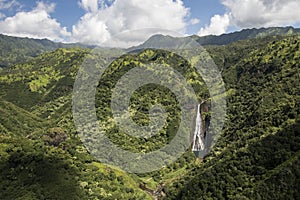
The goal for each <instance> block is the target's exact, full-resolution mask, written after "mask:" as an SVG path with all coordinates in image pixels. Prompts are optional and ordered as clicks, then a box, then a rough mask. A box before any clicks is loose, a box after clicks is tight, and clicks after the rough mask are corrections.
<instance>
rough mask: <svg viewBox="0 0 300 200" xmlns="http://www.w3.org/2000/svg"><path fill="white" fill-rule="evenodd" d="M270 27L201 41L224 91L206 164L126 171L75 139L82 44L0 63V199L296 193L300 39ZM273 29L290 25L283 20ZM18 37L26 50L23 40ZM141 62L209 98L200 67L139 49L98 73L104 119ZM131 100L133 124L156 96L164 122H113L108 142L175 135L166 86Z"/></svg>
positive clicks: (151, 145)
mask: <svg viewBox="0 0 300 200" xmlns="http://www.w3.org/2000/svg"><path fill="white" fill-rule="evenodd" d="M276 30H277V29H269V30H263V31H260V30H248V31H243V32H241V33H239V34H235V35H234V36H238V37H237V38H238V39H244V38H245V37H246V36H247V37H246V38H248V36H249V35H250V36H251V37H250V36H249V37H250V38H253V37H260V36H265V35H264V34H266V35H271V37H263V38H258V39H250V40H245V41H239V42H235V43H232V44H229V45H226V46H207V47H206V48H207V50H208V52H209V53H210V54H211V56H212V58H213V59H214V60H215V62H216V64H217V65H218V67H219V69H220V71H221V72H222V75H223V78H224V81H225V83H226V89H227V94H228V97H227V100H228V111H227V120H226V123H225V127H224V129H223V133H222V137H221V138H220V139H219V141H218V142H217V144H216V146H215V147H214V149H213V151H212V152H211V153H210V154H209V155H208V156H207V157H205V159H204V160H203V162H195V158H194V155H193V154H192V153H191V152H190V151H188V152H186V153H185V154H184V155H182V157H180V158H179V159H178V160H177V161H176V162H175V163H173V164H172V165H170V166H166V167H164V168H163V169H161V170H159V171H155V172H151V173H147V174H138V175H134V174H126V173H125V172H122V171H120V170H119V169H116V168H114V167H112V166H105V165H103V164H101V163H98V162H97V161H96V160H94V158H93V157H92V156H91V155H90V154H89V152H87V150H86V148H85V147H84V145H83V144H82V143H81V141H80V139H79V138H78V135H77V133H76V130H75V127H74V124H73V118H72V112H71V106H72V105H71V102H72V101H71V95H72V88H73V83H74V79H75V76H76V73H77V70H78V68H79V67H80V65H81V63H82V61H83V60H84V59H85V57H86V56H87V54H88V53H89V50H84V49H80V48H71V49H58V50H55V51H52V52H49V53H46V54H42V55H39V56H37V57H35V56H36V55H37V54H35V55H31V56H30V57H35V58H34V59H31V60H29V61H26V62H23V63H19V64H16V65H14V66H12V67H10V68H5V69H3V70H1V71H0V122H1V123H0V175H1V176H0V199H150V196H149V194H148V193H149V191H150V192H151V191H152V192H153V191H156V190H157V191H158V192H157V193H160V192H159V191H160V190H161V189H162V190H163V192H164V193H165V195H166V196H165V199H299V198H300V195H299V189H298V186H299V184H300V183H299V180H300V177H299V176H300V174H299V173H300V172H299V162H300V159H299V156H300V154H299V152H300V105H299V103H300V96H299V95H300V87H299V86H300V82H299V81H300V70H299V68H300V67H299V63H300V62H299V61H300V38H299V37H298V36H289V37H287V36H276V37H273V35H277V33H276V34H275V32H276ZM268 31H269V32H268ZM278 31H279V32H280V31H283V32H282V33H284V34H283V35H285V34H288V33H290V32H289V29H288V28H287V29H281V30H278ZM296 32H297V31H295V30H294V32H293V33H296ZM243 33H244V35H243ZM280 33H281V32H280ZM279 35H280V34H279ZM231 36H232V37H233V35H231ZM222 38H223V39H224V38H225V36H222V37H220V41H221V42H224V41H222V40H223V39H222ZM24 41H25V40H24ZM226 41H227V40H226ZM44 42H45V41H44ZM227 42H228V43H229V42H231V41H230V40H229V41H227ZM3 44H5V42H4V43H3ZM7 45H8V44H6V47H5V48H8V46H7ZM24 45H25V46H28V48H29V50H30V48H31V46H30V45H29V43H26V42H25V43H24ZM12 47H13V46H12ZM32 49H35V47H32ZM40 49H41V50H43V48H40ZM8 50H9V48H8ZM30 51H31V50H30ZM7 52H9V51H7ZM3 55H4V54H3ZM9 55H10V57H11V58H14V53H11V52H9ZM0 57H1V56H0ZM2 57H3V56H2ZM14 59H15V58H14ZM14 59H12V60H11V59H8V60H9V62H15V60H14ZM26 60H27V58H26ZM139 62H141V63H150V62H154V63H156V64H168V65H170V66H172V67H174V68H175V69H177V71H179V72H180V73H181V74H182V75H183V76H184V77H185V78H186V79H187V80H189V81H191V83H192V86H193V87H194V90H195V91H196V93H197V95H198V98H199V100H200V99H207V98H208V97H209V96H208V91H207V89H206V87H205V85H203V84H201V83H203V81H202V79H201V77H200V76H199V74H197V73H195V71H194V69H193V68H192V67H191V66H190V65H189V64H188V63H187V62H186V61H184V60H183V59H182V58H181V57H179V56H176V55H172V54H170V53H169V52H167V51H162V50H144V51H141V52H136V53H133V54H130V55H126V56H123V57H121V58H119V59H118V60H117V61H115V62H114V63H113V64H112V65H111V66H110V67H109V68H108V69H107V70H106V71H105V74H104V76H103V77H102V79H101V82H99V86H98V88H97V95H96V104H97V116H98V119H99V120H100V121H101V123H103V124H105V123H107V124H109V123H108V122H109V119H111V118H112V113H111V110H110V109H111V108H110V98H111V94H112V89H113V88H114V86H115V84H116V83H117V81H118V80H119V78H120V77H122V76H123V75H124V74H125V73H126V72H128V70H130V69H132V68H133V67H135V66H137V64H138V63H139ZM194 79H196V80H199V81H198V82H194V81H193V80H194ZM130 101H131V105H130V109H131V111H133V112H132V118H133V120H134V121H135V122H136V123H138V124H141V125H147V124H148V123H149V116H148V111H149V109H150V108H151V106H152V105H154V104H156V103H160V104H162V105H163V106H164V108H165V110H166V111H167V112H168V113H169V116H168V118H167V123H166V124H165V126H164V129H163V130H162V131H161V132H160V134H158V135H156V136H154V137H152V138H149V139H143V140H141V139H137V138H134V137H131V136H129V135H127V134H125V133H123V132H122V131H121V130H120V129H119V127H118V126H117V125H116V124H113V123H111V124H110V126H107V133H106V134H107V135H108V137H109V138H110V139H111V141H113V142H114V143H115V144H117V145H119V146H121V147H122V148H124V149H126V150H129V151H133V152H138V151H144V152H149V151H152V150H155V149H158V148H160V147H161V146H163V145H165V144H167V143H168V142H169V141H170V140H171V139H172V138H173V137H174V133H175V132H176V130H177V129H176V126H177V125H178V123H179V122H180V119H179V114H180V106H179V105H178V100H177V99H176V98H175V95H174V94H173V93H172V92H171V91H170V90H169V89H167V88H165V87H162V86H158V85H154V84H149V85H145V86H143V87H141V88H139V89H138V90H137V91H135V92H134V94H133V96H132V97H131V99H130ZM193 112H194V111H193V110H191V114H194V113H193ZM205 115H207V116H209V113H205ZM101 123H100V124H101ZM191 123H192V122H191ZM141 186H142V188H143V189H144V190H145V191H147V192H148V193H146V192H145V191H142V189H140V187H141ZM152 195H153V193H152Z"/></svg>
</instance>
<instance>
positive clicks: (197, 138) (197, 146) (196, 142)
mask: <svg viewBox="0 0 300 200" xmlns="http://www.w3.org/2000/svg"><path fill="white" fill-rule="evenodd" d="M200 105H201V104H199V105H198V109H197V117H196V126H195V132H194V139H193V148H192V151H202V150H204V142H203V140H202V138H203V134H202V119H201V112H200Z"/></svg>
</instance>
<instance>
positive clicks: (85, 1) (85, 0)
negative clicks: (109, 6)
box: [79, 0, 104, 13]
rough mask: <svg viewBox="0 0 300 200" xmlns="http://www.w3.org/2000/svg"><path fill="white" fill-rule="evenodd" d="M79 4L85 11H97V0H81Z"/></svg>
mask: <svg viewBox="0 0 300 200" xmlns="http://www.w3.org/2000/svg"><path fill="white" fill-rule="evenodd" d="M103 3H104V2H103ZM79 5H80V6H81V7H82V8H83V9H84V10H85V11H87V12H93V13H95V12H97V11H98V0H81V1H79Z"/></svg>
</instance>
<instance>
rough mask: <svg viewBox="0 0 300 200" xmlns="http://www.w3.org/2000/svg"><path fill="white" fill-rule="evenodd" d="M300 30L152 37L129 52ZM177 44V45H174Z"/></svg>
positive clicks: (224, 43)
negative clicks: (190, 41)
mask: <svg viewBox="0 0 300 200" xmlns="http://www.w3.org/2000/svg"><path fill="white" fill-rule="evenodd" d="M299 34H300V29H295V28H293V27H285V28H282V27H274V28H260V29H256V28H253V29H243V30H241V31H237V32H233V33H226V34H222V35H220V36H215V35H208V36H202V37H200V36H197V35H193V36H188V37H186V38H174V37H171V36H164V35H154V36H152V37H150V38H149V39H148V40H147V41H145V42H144V43H143V44H141V45H139V46H136V47H131V48H129V50H136V49H146V48H162V47H165V48H167V47H169V46H172V47H173V48H174V46H176V47H177V48H181V47H182V45H183V44H186V43H187V41H189V40H191V39H193V40H194V41H197V42H198V43H199V44H200V45H203V46H207V45H227V44H230V43H233V42H238V41H242V40H249V39H260V38H266V37H278V36H292V35H299ZM174 44H176V45H174Z"/></svg>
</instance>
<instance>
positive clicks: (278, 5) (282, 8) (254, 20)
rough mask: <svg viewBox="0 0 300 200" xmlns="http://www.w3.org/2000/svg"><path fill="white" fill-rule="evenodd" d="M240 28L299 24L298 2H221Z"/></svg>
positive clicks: (237, 0)
mask: <svg viewBox="0 0 300 200" xmlns="http://www.w3.org/2000/svg"><path fill="white" fill-rule="evenodd" d="M222 3H223V4H224V5H225V6H226V7H227V8H228V10H229V12H230V13H231V14H232V24H233V25H236V26H237V27H240V28H252V27H270V26H287V25H294V24H296V23H298V22H300V12H299V10H300V1H299V0H284V1H282V0H251V1H249V0H223V1H222Z"/></svg>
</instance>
